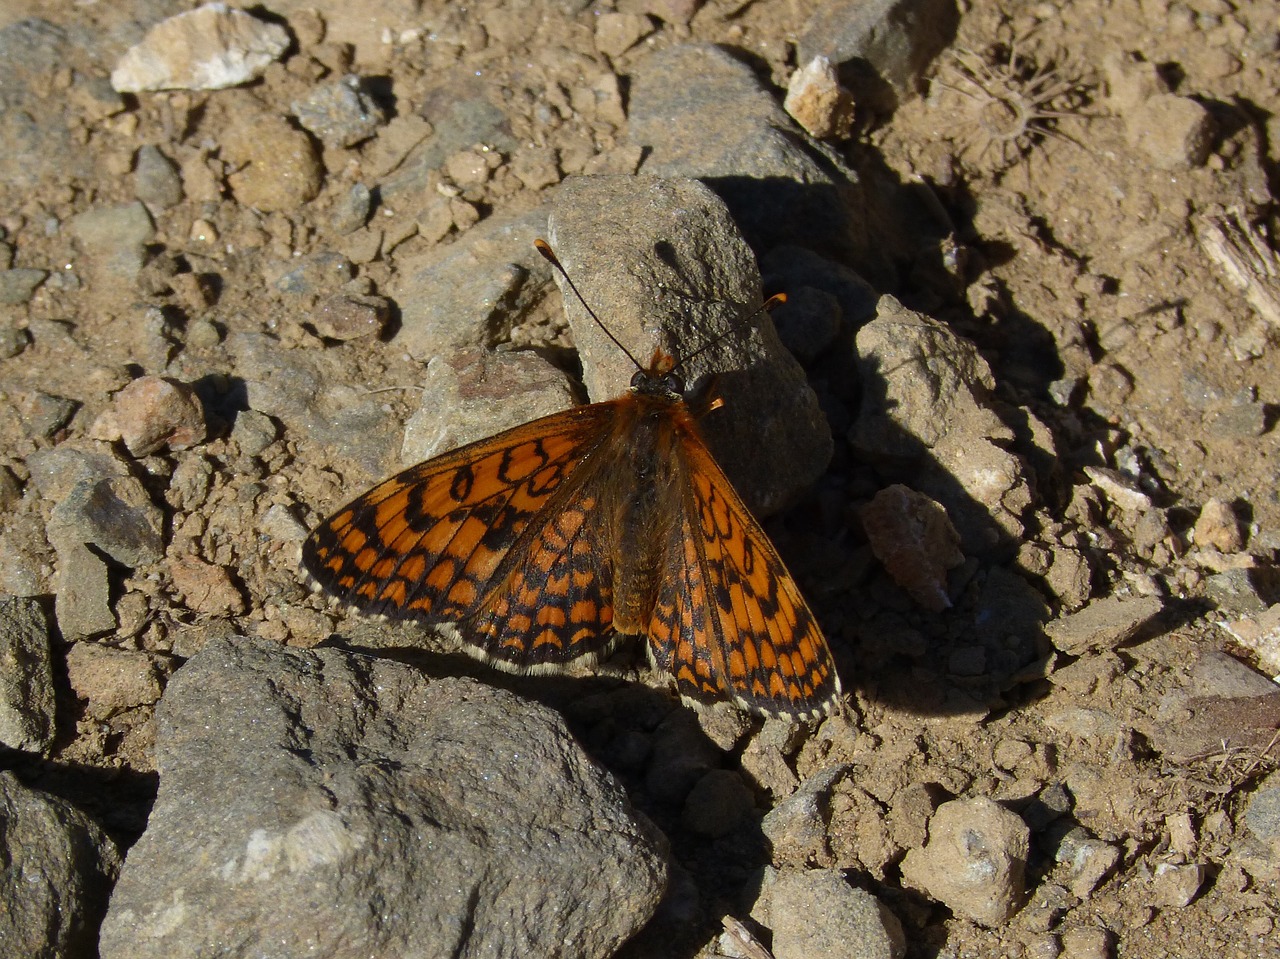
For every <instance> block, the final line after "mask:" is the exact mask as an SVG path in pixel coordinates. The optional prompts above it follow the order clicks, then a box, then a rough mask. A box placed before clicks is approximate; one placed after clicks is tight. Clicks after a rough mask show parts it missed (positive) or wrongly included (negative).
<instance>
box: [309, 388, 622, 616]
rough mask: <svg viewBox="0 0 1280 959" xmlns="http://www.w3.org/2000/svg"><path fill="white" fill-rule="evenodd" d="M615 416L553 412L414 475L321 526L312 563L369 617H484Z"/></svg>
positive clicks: (332, 588) (320, 578)
mask: <svg viewBox="0 0 1280 959" xmlns="http://www.w3.org/2000/svg"><path fill="white" fill-rule="evenodd" d="M613 412H614V411H613V409H612V407H610V405H609V404H607V403H598V404H594V405H592V406H582V407H577V408H575V409H572V410H567V411H565V412H562V413H555V414H552V415H551V416H547V417H543V418H542V419H540V420H535V421H534V422H532V423H526V424H525V425H523V426H518V427H516V428H515V429H512V430H508V431H506V432H505V433H500V434H498V435H497V436H494V437H491V438H489V439H487V440H481V441H480V442H478V443H472V444H469V445H467V446H464V447H461V448H459V449H457V450H454V451H453V452H451V453H447V454H445V455H443V456H439V457H436V458H435V459H432V460H428V461H427V462H425V463H421V464H419V465H418V466H414V467H412V468H410V469H407V470H405V471H404V472H402V473H399V474H398V475H396V476H393V477H392V478H391V479H389V480H385V481H384V482H382V483H380V484H379V485H378V486H375V487H374V488H373V489H371V490H370V491H369V492H367V493H365V494H364V495H362V496H360V497H357V498H356V499H355V500H353V501H352V502H351V503H349V504H348V505H347V506H345V507H344V508H342V509H341V510H339V511H338V512H337V513H335V514H334V515H333V516H332V517H330V518H329V519H328V520H326V521H325V522H324V523H322V524H321V525H320V526H319V527H317V528H316V530H315V531H314V532H313V533H312V534H311V536H310V537H308V539H307V541H306V542H305V543H304V544H303V550H302V564H303V567H304V568H305V569H306V570H307V572H308V573H310V574H311V576H312V577H314V579H315V580H316V581H317V582H318V583H319V584H320V585H321V586H323V587H324V588H325V589H327V590H328V591H329V592H331V593H333V594H335V595H337V596H339V597H341V598H342V599H343V600H345V601H346V602H349V603H350V604H352V605H353V606H356V607H357V608H359V609H363V610H366V611H369V612H375V613H382V614H384V615H388V616H402V617H419V618H423V619H427V620H440V619H451V618H452V619H456V618H461V617H465V616H468V615H470V614H472V613H476V612H478V611H479V610H480V609H481V608H482V605H483V603H484V602H485V600H486V598H487V597H488V595H489V592H490V588H491V581H492V580H493V579H494V574H495V572H496V571H497V570H498V568H499V566H500V565H501V564H502V561H503V560H504V558H505V557H506V555H507V553H508V551H509V550H510V549H511V547H512V546H513V545H514V544H515V543H516V542H517V540H518V539H519V537H520V534H521V533H522V532H523V531H524V529H525V527H526V526H527V525H528V524H529V522H530V521H531V520H532V519H533V518H534V517H535V516H537V515H539V513H540V511H541V510H542V509H543V507H544V506H545V505H546V504H547V503H548V501H550V500H551V499H552V497H553V496H554V495H555V493H556V492H557V490H559V489H560V488H561V487H562V486H563V485H564V484H565V483H566V482H569V481H570V478H571V477H572V475H573V472H574V470H575V469H576V468H577V467H578V465H579V464H580V463H581V461H582V459H583V458H584V457H585V456H587V455H588V454H589V453H590V452H591V451H592V450H593V449H595V448H597V447H598V446H599V444H600V443H601V442H602V440H603V439H604V438H605V437H607V436H608V435H609V426H610V421H611V419H612V416H613Z"/></svg>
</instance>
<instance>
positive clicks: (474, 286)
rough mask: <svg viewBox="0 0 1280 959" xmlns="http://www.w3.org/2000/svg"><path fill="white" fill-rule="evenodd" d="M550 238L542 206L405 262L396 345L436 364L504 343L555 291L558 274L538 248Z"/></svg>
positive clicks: (397, 289)
mask: <svg viewBox="0 0 1280 959" xmlns="http://www.w3.org/2000/svg"><path fill="white" fill-rule="evenodd" d="M546 232H547V213H546V210H545V209H543V208H541V207H540V208H538V209H535V210H531V211H529V212H528V213H525V214H522V215H520V216H518V217H512V218H503V219H500V218H497V217H494V218H491V219H489V220H487V221H485V222H484V223H482V224H480V225H479V226H477V227H475V228H474V229H471V230H468V231H467V233H466V235H465V236H464V237H462V239H460V240H458V242H456V243H452V244H450V245H449V246H445V247H439V248H437V249H434V250H432V251H431V252H430V253H428V254H426V255H424V256H420V257H414V258H407V259H405V260H403V261H401V263H400V275H399V277H398V278H397V280H396V281H395V283H394V284H393V286H392V287H391V294H392V296H393V297H394V298H395V300H396V301H397V302H398V303H399V304H400V332H399V333H397V334H396V337H395V340H394V342H395V344H396V346H398V347H401V348H403V349H404V350H406V351H407V352H408V353H409V355H410V356H412V357H413V358H414V359H418V360H428V359H430V358H431V357H433V356H444V355H448V354H449V353H452V352H455V351H456V350H459V349H463V348H466V347H474V346H480V347H490V346H492V345H493V344H495V343H497V342H499V341H500V340H501V339H502V338H503V337H504V336H505V334H506V332H507V331H508V330H510V328H511V327H512V326H513V325H515V323H516V322H518V321H519V319H520V318H521V317H522V316H523V315H524V314H525V313H526V312H528V311H529V310H530V309H531V308H532V307H533V306H534V305H535V304H537V303H540V302H541V301H542V300H543V299H545V298H546V296H547V293H548V292H549V291H550V290H551V268H550V266H549V265H548V264H547V263H546V261H545V260H543V259H542V257H540V256H539V255H538V254H537V251H536V250H534V247H533V241H534V240H535V239H537V238H538V237H541V236H543V235H544V234H545V233H546Z"/></svg>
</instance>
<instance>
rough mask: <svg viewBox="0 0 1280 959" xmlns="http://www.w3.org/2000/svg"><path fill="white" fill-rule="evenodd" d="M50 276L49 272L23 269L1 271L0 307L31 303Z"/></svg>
mask: <svg viewBox="0 0 1280 959" xmlns="http://www.w3.org/2000/svg"><path fill="white" fill-rule="evenodd" d="M48 276H49V271H48V270H37V269H30V268H23V267H17V268H15V269H12V270H0V306H20V305H21V304H23V303H29V302H30V301H31V298H32V297H33V296H35V294H36V290H38V289H39V288H40V284H41V283H43V282H44V281H45V279H46V277H48Z"/></svg>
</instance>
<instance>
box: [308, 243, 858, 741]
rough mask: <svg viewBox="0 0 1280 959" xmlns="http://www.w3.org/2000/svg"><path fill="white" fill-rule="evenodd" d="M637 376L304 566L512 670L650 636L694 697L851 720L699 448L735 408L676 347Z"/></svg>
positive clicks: (447, 458) (655, 652)
mask: <svg viewBox="0 0 1280 959" xmlns="http://www.w3.org/2000/svg"><path fill="white" fill-rule="evenodd" d="M536 246H537V248H538V250H539V252H541V253H542V255H543V256H544V257H546V258H547V259H548V260H549V261H550V262H551V263H552V265H553V266H554V267H555V268H556V269H557V270H559V272H560V273H561V275H562V276H563V277H564V279H565V280H566V281H567V282H568V284H569V286H570V287H571V288H572V289H573V291H574V293H575V294H577V295H578V298H579V300H581V294H578V292H577V288H576V287H574V286H573V281H572V280H571V279H569V276H568V274H567V273H566V272H565V270H564V267H563V266H561V264H560V262H559V260H558V259H556V257H555V254H554V253H553V252H552V251H551V248H550V247H549V246H548V245H547V244H546V243H545V241H542V240H538V241H537V242H536ZM583 305H584V306H586V303H585V301H583ZM587 311H588V313H590V314H591V316H592V318H594V319H596V322H597V323H599V322H600V321H599V318H598V317H596V316H595V314H594V312H591V310H590V307H587ZM600 325H601V327H602V328H604V329H605V332H606V333H607V334H608V335H609V337H610V338H611V339H613V334H612V333H609V331H608V329H607V327H604V324H603V323H601V324H600ZM614 342H615V343H616V344H617V346H618V347H619V348H620V349H622V350H623V352H624V353H625V352H627V351H626V349H625V347H623V346H622V344H621V343H619V342H618V341H617V340H616V339H614ZM627 355H628V356H630V354H629V353H628V354H627ZM632 362H633V363H635V366H636V373H635V376H634V377H633V378H632V381H631V386H630V388H629V389H628V390H627V391H626V392H625V393H624V394H623V395H621V396H619V397H617V398H615V399H611V400H607V401H605V402H600V403H592V404H590V405H587V406H579V407H575V408H573V409H568V410H564V411H562V412H559V413H553V414H551V415H550V416H544V417H542V418H541V419H537V420H534V421H533V422H530V423H526V424H524V425H523V426H517V427H515V428H513V429H509V430H506V431H505V432H502V433H499V434H497V435H496V436H491V437H489V438H488V439H483V440H480V441H478V442H474V443H470V444H468V445H466V446H462V447H460V448H458V449H455V450H453V451H452V452H448V453H445V454H443V455H441V456H437V457H435V458H433V459H430V460H427V461H426V462H424V463H420V464H418V465H417V466H413V467H410V468H409V469H407V470H405V471H403V472H402V473H399V474H398V475H396V476H393V477H391V478H390V479H387V480H384V481H383V482H382V483H380V484H378V485H377V486H375V487H373V489H371V490H369V491H368V492H366V493H363V494H362V495H360V496H358V497H356V498H355V499H354V500H352V501H351V502H350V503H348V504H347V505H346V506H344V507H342V509H340V510H338V511H337V512H336V513H334V514H333V515H332V516H330V517H329V518H328V519H327V520H325V521H324V522H322V523H321V524H320V525H319V526H318V527H316V529H315V530H314V531H313V532H312V533H311V535H310V536H309V537H308V538H307V540H306V541H305V542H304V544H303V549H302V564H303V567H304V569H305V570H306V572H307V573H309V574H310V576H311V577H312V579H313V580H314V581H315V582H316V583H318V584H319V585H320V586H321V587H322V588H324V589H325V590H327V591H328V592H330V593H332V594H334V595H336V596H338V597H339V598H341V599H342V600H344V601H346V602H347V603H349V604H350V605H352V606H354V607H356V608H358V609H361V610H363V611H366V612H371V613H379V614H382V615H385V616H387V617H388V618H391V619H408V618H415V619H420V620H424V621H427V622H431V623H441V622H452V623H454V624H455V626H456V628H457V630H458V632H459V633H460V635H461V637H462V639H463V641H464V645H465V647H466V648H467V651H468V652H470V653H472V654H473V655H476V656H478V657H480V658H481V659H484V660H487V661H489V662H492V663H493V664H495V665H497V666H499V667H503V668H506V669H509V670H512V671H518V672H537V671H546V670H550V669H554V668H556V667H559V666H563V665H564V664H567V663H570V662H575V661H579V660H581V661H585V662H588V663H590V662H593V661H594V660H596V659H598V658H600V657H602V656H604V655H606V654H607V653H608V652H610V651H611V650H612V649H613V647H614V646H615V645H616V643H617V641H618V639H619V638H620V637H621V636H624V635H639V636H643V637H645V638H646V639H647V641H648V654H649V658H650V661H651V662H652V664H653V666H654V667H655V668H656V669H658V670H660V671H662V672H664V673H666V674H667V675H669V676H670V677H671V678H672V679H674V681H675V685H676V689H677V691H678V692H679V693H680V694H681V695H682V696H685V697H687V698H690V699H693V700H707V699H714V698H718V697H728V698H730V699H731V700H733V701H734V702H735V703H737V704H738V705H739V706H741V707H743V708H745V709H747V710H748V711H751V712H755V713H760V714H763V715H769V716H781V717H787V718H792V719H809V718H816V717H818V716H821V715H825V714H827V713H829V712H831V711H832V710H833V709H835V708H836V706H837V704H838V702H839V695H840V680H839V677H838V676H837V675H836V670H835V665H834V663H833V661H832V657H831V652H830V649H829V648H828V646H827V642H826V640H825V638H824V637H823V634H822V631H821V629H820V628H819V626H818V624H817V621H816V619H815V617H814V615H813V613H812V611H811V610H810V609H809V607H808V605H807V604H806V603H805V601H804V599H803V598H802V597H801V595H800V591H799V589H798V587H797V586H796V583H795V580H794V579H793V578H792V576H791V574H790V573H788V572H787V569H786V567H785V566H784V565H783V562H782V559H781V558H780V557H779V556H778V553H777V550H776V549H775V548H774V547H773V544H772V543H771V542H770V541H769V538H768V536H767V535H766V534H765V532H764V530H763V529H762V528H761V527H760V524H759V523H758V522H757V521H756V520H755V518H754V517H753V516H752V515H751V513H750V511H749V510H748V509H747V507H746V506H745V505H744V503H743V502H742V499H741V497H739V495H738V493H737V492H736V491H735V490H734V488H733V486H732V485H731V483H730V482H729V479H728V477H727V476H725V474H724V472H723V470H721V468H720V466H719V465H718V464H717V463H716V461H715V460H714V459H713V458H712V455H711V453H710V451H709V450H708V449H707V446H706V444H705V443H704V442H703V440H702V437H701V435H700V433H699V429H698V424H697V420H698V418H699V417H700V416H702V415H705V414H706V413H707V412H710V411H711V410H713V409H716V408H718V407H719V406H720V405H721V403H720V401H719V400H710V401H708V399H707V397H706V396H705V395H702V394H693V393H686V389H685V384H684V380H683V378H682V377H681V376H680V373H679V365H678V364H676V362H675V361H674V360H673V358H672V357H670V356H668V355H666V354H664V353H663V352H662V351H657V352H655V354H654V356H653V359H652V360H651V361H650V363H649V364H648V365H647V366H642V365H641V364H639V363H637V362H636V361H635V360H634V358H633V360H632Z"/></svg>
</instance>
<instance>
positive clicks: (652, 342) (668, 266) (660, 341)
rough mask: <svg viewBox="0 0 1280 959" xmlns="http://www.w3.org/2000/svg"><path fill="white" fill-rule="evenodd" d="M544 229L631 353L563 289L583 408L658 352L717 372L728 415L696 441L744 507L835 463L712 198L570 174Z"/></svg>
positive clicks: (812, 401) (740, 245)
mask: <svg viewBox="0 0 1280 959" xmlns="http://www.w3.org/2000/svg"><path fill="white" fill-rule="evenodd" d="M548 227H549V229H548V233H549V237H550V239H551V241H552V245H553V246H554V247H555V249H556V252H557V254H558V255H559V257H560V259H561V260H562V261H563V262H564V264H565V266H566V268H567V269H568V270H569V272H570V275H571V276H572V277H573V278H574V282H575V283H576V284H577V286H578V288H579V290H581V292H582V295H583V296H584V297H585V299H586V302H587V303H588V304H589V305H590V307H591V309H592V310H594V311H595V313H596V314H597V315H598V316H599V317H600V319H601V321H603V322H604V323H605V324H607V325H608V327H609V332H610V333H612V334H613V336H614V337H616V338H617V340H618V342H620V343H621V344H622V346H623V347H624V348H625V349H626V350H627V352H628V353H630V357H628V356H627V355H626V354H624V353H622V351H620V350H619V349H618V346H617V345H616V344H615V343H614V342H613V341H612V340H610V339H609V336H608V335H607V334H606V333H605V331H604V330H603V329H602V328H601V327H600V325H599V324H598V323H597V322H596V321H595V320H593V319H592V318H591V317H590V316H589V315H588V313H587V311H586V310H585V309H584V308H583V306H582V304H580V303H579V302H578V301H577V299H576V298H575V297H573V296H572V294H571V293H570V292H569V291H568V290H567V289H566V290H565V291H564V294H565V296H564V300H565V310H566V312H567V314H568V316H569V326H570V328H571V329H572V330H573V337H574V342H575V343H576V344H577V346H578V350H579V353H580V354H581V356H582V367H583V379H584V380H585V382H586V385H587V393H588V395H589V396H590V397H591V399H592V400H603V399H609V398H612V397H614V396H618V395H620V394H621V393H622V392H623V391H624V390H625V389H626V387H627V384H628V383H630V381H631V378H632V376H633V375H634V373H635V371H636V367H635V364H636V363H639V364H640V365H641V366H647V365H648V364H649V362H650V360H651V358H652V357H653V355H654V351H655V350H661V351H662V352H664V353H670V354H672V355H673V356H675V358H676V360H677V362H681V361H683V360H684V359H688V360H689V362H688V364H687V365H682V366H681V367H680V369H679V372H680V374H681V375H682V376H683V377H684V380H685V383H686V384H689V385H690V386H693V385H695V384H696V383H697V381H698V380H699V378H700V377H703V376H710V375H716V376H717V377H718V378H717V381H716V392H717V394H718V395H719V396H721V397H723V399H724V403H725V408H724V410H723V411H720V412H717V413H713V414H711V415H710V416H708V417H707V418H706V419H705V420H704V422H703V430H704V436H705V438H706V441H707V445H708V446H709V447H710V448H711V451H712V453H713V454H714V455H715V457H716V458H717V460H718V461H719V463H720V465H721V466H722V467H723V468H724V470H725V472H726V473H727V474H728V475H729V477H730V478H731V479H732V480H733V482H734V484H735V486H736V487H737V489H738V492H739V493H741V494H742V496H743V498H744V499H745V500H746V501H747V503H748V504H749V505H750V506H751V507H752V508H753V509H755V510H757V511H758V512H759V513H762V514H768V513H773V512H776V511H778V510H779V509H782V508H783V507H785V506H786V505H788V504H789V503H791V502H793V501H794V500H795V499H796V498H797V497H798V496H799V495H800V494H801V493H802V492H803V491H804V490H806V489H807V488H808V487H809V486H811V485H812V483H813V481H814V480H815V479H817V477H818V476H820V475H821V474H822V471H823V470H825V469H826V467H827V463H828V462H829V461H830V459H831V453H832V442H831V436H830V430H829V427H828V426H827V423H826V420H825V418H824V417H823V415H822V411H821V410H820V409H819V407H818V402H817V398H816V397H815V396H814V394H813V391H812V390H811V389H810V388H809V385H808V383H807V382H806V380H805V377H804V371H803V370H802V369H801V368H800V366H799V364H798V363H796V361H795V360H794V358H792V357H791V356H790V354H788V353H787V352H786V351H785V350H784V349H783V348H782V345H781V343H780V342H779V341H778V338H777V333H776V332H775V331H774V329H773V323H772V322H771V321H770V319H769V317H768V315H767V314H763V313H762V314H758V315H755V316H754V317H752V315H751V314H752V311H753V310H755V309H756V308H757V307H758V306H759V303H760V285H759V278H758V275H757V273H756V270H755V263H754V258H753V256H752V254H751V251H750V249H748V248H747V246H746V244H745V243H744V242H743V240H742V237H741V235H740V234H739V233H738V232H737V229H736V228H735V226H734V224H733V221H732V219H731V218H730V216H729V211H728V210H727V209H726V207H725V206H724V204H723V203H721V202H720V200H719V199H718V198H717V197H716V195H715V194H714V193H712V192H711V191H710V190H709V189H707V188H706V187H704V186H702V184H700V183H698V182H696V181H693V180H681V179H675V180H664V179H658V178H654V177H644V176H642V177H629V176H602V177H576V178H571V179H569V180H566V181H565V182H564V184H563V185H562V186H561V189H560V191H559V193H558V194H557V197H556V200H555V202H554V206H553V212H552V214H551V217H550V220H549V222H548Z"/></svg>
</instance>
